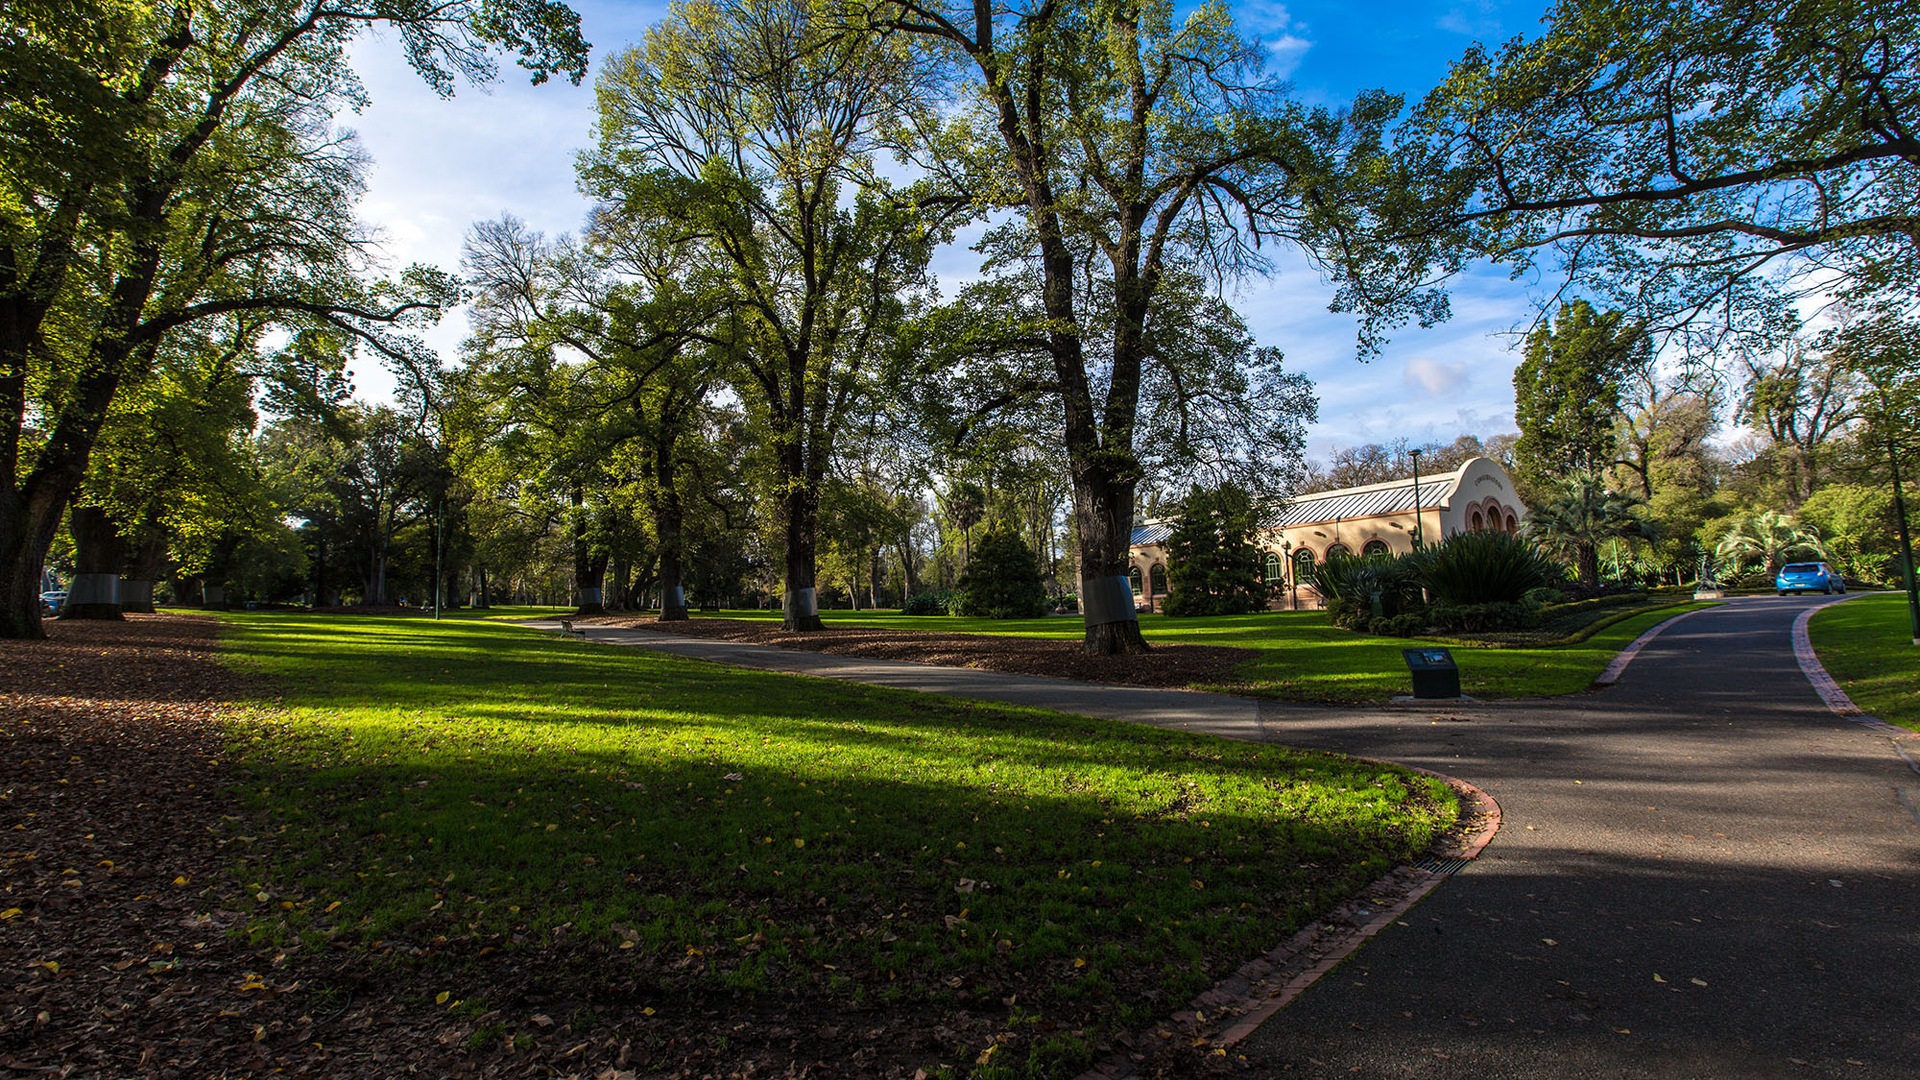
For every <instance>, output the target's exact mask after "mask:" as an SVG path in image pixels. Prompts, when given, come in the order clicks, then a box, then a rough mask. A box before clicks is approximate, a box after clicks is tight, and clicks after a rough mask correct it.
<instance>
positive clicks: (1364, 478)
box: [1301, 435, 1498, 493]
mask: <svg viewBox="0 0 1920 1080" xmlns="http://www.w3.org/2000/svg"><path fill="white" fill-rule="evenodd" d="M1415 450H1418V451H1419V452H1420V471H1421V473H1422V474H1423V475H1426V476H1437V475H1439V474H1440V473H1446V472H1452V471H1453V470H1455V469H1458V468H1459V467H1460V466H1462V465H1465V464H1466V463H1467V461H1468V459H1470V458H1476V457H1486V456H1490V455H1489V451H1488V447H1487V445H1486V444H1485V443H1482V442H1481V441H1480V438H1479V437H1478V436H1475V435H1461V436H1459V437H1457V438H1455V439H1454V440H1453V441H1452V442H1451V443H1437V442H1431V443H1427V444H1426V445H1424V446H1414V445H1413V444H1412V443H1411V442H1410V441H1408V440H1406V439H1395V440H1394V441H1392V442H1390V443H1361V444H1360V445H1358V446H1345V447H1340V448H1339V449H1336V450H1335V451H1334V452H1333V453H1332V454H1331V455H1330V457H1329V460H1328V461H1327V463H1326V465H1324V466H1316V467H1315V471H1314V473H1313V475H1312V476H1311V477H1310V478H1309V479H1308V481H1307V483H1306V484H1305V485H1304V486H1303V487H1302V488H1301V491H1302V492H1303V493H1309V492H1316V491H1332V490H1334V489H1336V488H1349V487H1365V486H1367V485H1369V484H1384V483H1387V482H1388V481H1391V480H1404V479H1406V478H1407V477H1409V476H1412V475H1413V457H1412V451H1415ZM1495 452H1496V453H1497V452H1498V451H1497V449H1496V451H1495Z"/></svg>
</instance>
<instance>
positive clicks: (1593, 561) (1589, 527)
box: [1526, 472, 1647, 589]
mask: <svg viewBox="0 0 1920 1080" xmlns="http://www.w3.org/2000/svg"><path fill="white" fill-rule="evenodd" d="M1640 502H1641V500H1640V499H1638V498H1636V497H1635V496H1632V495H1628V494H1626V493H1624V492H1619V491H1614V490H1612V489H1610V488H1608V487H1607V482H1606V481H1605V480H1604V479H1602V478H1601V477H1600V476H1598V475H1597V474H1594V473H1589V472H1576V473H1570V474H1568V475H1567V476H1566V477H1565V478H1564V479H1562V480H1560V481H1559V482H1558V483H1556V484H1554V485H1553V486H1552V487H1551V488H1549V489H1548V491H1547V495H1546V498H1545V499H1543V500H1542V501H1541V502H1540V503H1539V504H1538V505H1536V506H1534V507H1533V508H1532V511H1531V513H1529V515H1528V516H1527V525H1526V534H1527V536H1528V537H1529V538H1530V539H1532V540H1533V542H1534V543H1535V544H1538V545H1539V546H1540V548H1541V550H1543V551H1545V552H1547V553H1548V554H1550V555H1553V556H1554V557H1556V558H1559V559H1563V560H1566V561H1568V562H1571V563H1573V566H1574V569H1575V571H1576V572H1577V573H1579V575H1580V584H1582V585H1584V586H1586V587H1587V588H1589V589H1597V588H1599V587H1600V545H1601V544H1604V543H1606V542H1607V541H1608V540H1616V539H1628V538H1634V539H1639V538H1644V537H1645V536H1646V535H1647V532H1646V526H1645V525H1643V524H1642V523H1641V521H1640V519H1639V518H1637V517H1635V516H1634V513H1633V508H1634V507H1636V506H1638V505H1639V504H1640Z"/></svg>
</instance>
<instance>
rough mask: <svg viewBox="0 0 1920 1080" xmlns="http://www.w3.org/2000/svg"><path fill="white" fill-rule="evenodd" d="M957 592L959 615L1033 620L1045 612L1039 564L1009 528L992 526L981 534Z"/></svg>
mask: <svg viewBox="0 0 1920 1080" xmlns="http://www.w3.org/2000/svg"><path fill="white" fill-rule="evenodd" d="M959 591H960V611H959V614H961V615H983V616H985V617H987V618H989V619H1032V618H1038V617H1039V616H1041V615H1045V614H1046V613H1047V588H1046V586H1045V585H1043V584H1042V583H1041V581H1040V564H1039V563H1038V562H1036V561H1035V560H1034V557H1033V549H1032V548H1030V547H1028V546H1027V543H1026V541H1024V540H1022V539H1020V534H1019V533H1017V532H1015V531H1013V530H1012V529H1008V528H1003V527H1002V528H992V529H988V530H987V531H986V533H985V534H984V535H982V536H981V537H980V548H979V550H977V551H975V552H974V553H973V556H972V557H971V558H969V559H968V560H967V568H966V570H964V571H962V572H961V574H960V590H959Z"/></svg>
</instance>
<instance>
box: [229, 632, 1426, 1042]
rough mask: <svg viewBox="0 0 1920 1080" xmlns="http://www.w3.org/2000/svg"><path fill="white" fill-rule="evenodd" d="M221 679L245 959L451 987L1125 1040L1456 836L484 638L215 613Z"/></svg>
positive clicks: (716, 673) (857, 701)
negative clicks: (240, 836) (595, 960)
mask: <svg viewBox="0 0 1920 1080" xmlns="http://www.w3.org/2000/svg"><path fill="white" fill-rule="evenodd" d="M222 649H223V653H224V654H225V655H226V656H228V657H229V658H230V659H231V661H232V662H233V663H235V664H237V665H240V666H242V667H243V668H245V669H248V670H250V671H252V672H255V673H257V674H259V675H261V676H264V677H266V679H267V680H268V681H269V682H270V684H272V685H275V686H277V687H278V688H279V691H280V693H281V698H280V701H279V702H278V704H277V706H276V707H275V708H273V709H270V710H268V709H263V710H261V711H260V714H259V716H258V718H257V719H256V720H254V721H253V722H251V723H248V724H246V725H243V726H242V727H241V728H240V729H239V731H238V732H237V735H236V738H237V739H238V741H239V744H240V746H239V749H240V757H241V759H242V761H243V762H244V766H245V775H246V777H247V781H246V786H245V792H246V795H247V797H248V799H249V801H250V804H251V806H252V807H253V810H254V812H255V813H256V814H257V815H258V818H259V820H258V821H257V822H256V823H253V824H250V825H249V826H248V827H250V828H257V829H258V830H260V832H259V835H262V836H267V837H271V842H270V843H269V844H267V845H264V850H262V851H261V852H260V853H259V854H257V855H256V856H254V857H253V858H252V859H251V861H249V862H248V863H247V865H246V866H245V867H244V868H243V869H242V875H243V877H244V878H245V879H246V883H247V886H248V889H249V892H250V893H251V894H252V895H253V896H254V897H255V900H254V903H255V911H254V922H253V931H254V933H256V934H257V935H260V936H262V937H267V938H275V939H279V940H282V941H285V942H287V943H293V942H303V943H305V944H306V945H307V946H309V947H310V948H333V949H340V948H351V949H363V950H371V951H373V952H375V953H382V952H384V953H386V954H388V955H395V954H407V955H412V956H416V957H418V959H416V960H414V961H412V962H416V963H429V964H451V965H453V966H454V967H455V968H456V969H457V968H458V966H459V964H460V963H461V962H463V961H462V960H461V958H466V957H472V956H475V955H477V954H479V953H482V952H487V951H492V950H551V949H556V948H561V949H566V950H578V951H580V952H582V953H583V954H590V955H595V956H600V957H602V958H603V960H605V961H606V962H607V963H611V964H615V965H625V966H626V967H628V968H630V969H631V971H632V972H633V973H634V977H635V978H637V979H640V980H642V981H643V982H645V983H647V984H649V985H657V986H663V987H679V988H682V989H687V990H698V989H700V988H709V989H711V988H727V989H732V990H740V991H743V992H751V993H764V994H773V995H776V996H778V995H791V994H796V993H805V994H819V995H825V996H826V999H827V1000H831V1001H835V1002H839V1003H842V1004H844V1005H846V1006H848V1007H854V1006H857V1005H862V1004H869V1005H870V1004H875V1003H880V1004H885V1003H917V1004H918V1005H919V1006H924V1007H931V1008H936V1009H950V1008H974V1009H979V1008H983V1007H984V1008H989V1009H999V1008H1001V1006H1000V1005H998V1004H996V1003H999V1002H1002V1001H1004V1000H1006V999H1009V998H1017V999H1018V1000H1019V1001H1020V1002H1021V1003H1022V1007H1023V1008H1027V1009H1030V1010H1034V1011H1039V1012H1044V1013H1046V1014H1047V1015H1064V1016H1067V1017H1070V1018H1072V1021H1073V1022H1074V1023H1078V1024H1093V1025H1095V1026H1096V1027H1099V1028H1101V1029H1103V1030H1109V1029H1114V1028H1122V1027H1129V1026H1134V1025H1137V1024H1139V1023H1141V1022H1144V1021H1145V1020H1147V1019H1149V1018H1151V1017H1154V1016H1158V1015H1161V1014H1163V1013H1165V1012H1167V1011H1169V1010H1170V1009H1171V1008H1172V1007H1174V1006H1176V1005H1177V1004H1179V1003H1181V1002H1184V1001H1185V1000H1187V998H1188V997H1189V996H1190V995H1191V994H1193V993H1194V992H1196V991H1198V990H1200V989H1202V988H1204V987H1205V986H1207V985H1209V984H1210V983H1211V982H1212V981H1214V980H1215V979H1217V978H1218V977H1220V976H1221V975H1222V974H1224V973H1225V972H1226V971H1228V970H1230V969H1231V968H1232V967H1233V966H1235V965H1237V964H1239V963H1240V962H1241V961H1244V960H1245V959H1247V958H1248V957H1250V956H1252V955H1255V954H1256V953H1258V952H1260V951H1261V950H1264V949H1266V948H1269V947H1271V946H1272V945H1274V944H1275V943H1277V942H1278V941H1280V940H1282V939H1283V938H1285V937H1286V936H1287V935H1289V934H1290V933H1291V932H1293V931H1294V930H1295V929H1297V928H1298V927H1299V926H1301V925H1303V924H1304V923H1305V922H1306V921H1307V920H1309V919H1311V918H1312V917H1314V915H1315V914H1317V913H1319V912H1322V911H1324V910H1326V908H1327V907H1328V906H1329V905H1330V904H1331V903H1333V902H1334V901H1336V900H1337V899H1338V898H1340V897H1342V896H1344V895H1347V894H1349V893H1351V892H1352V891H1353V890H1354V889H1356V888H1358V887H1359V886H1361V885H1363V884H1364V883H1366V882H1368V881H1370V880H1372V879H1373V878H1375V877H1377V876H1378V875H1379V874H1381V873H1382V872H1384V871H1385V870H1386V869H1388V868H1390V867H1391V866H1393V865H1395V864H1397V863H1399V862H1403V861H1405V860H1407V859H1408V858H1410V857H1412V856H1413V855H1415V854H1416V853H1418V852H1419V851H1421V850H1422V849H1424V848H1425V847H1426V846H1427V845H1428V844H1429V843H1430V842H1431V841H1432V839H1433V838H1434V837H1435V835H1436V834H1437V833H1438V832H1440V831H1442V830H1444V829H1445V828H1446V827H1447V826H1448V825H1449V824H1451V822H1452V821H1453V820H1454V818H1455V816H1456V813H1457V807H1456V805H1455V802H1454V800H1453V797H1452V796H1451V794H1450V793H1449V792H1447V791H1446V789H1445V788H1444V787H1443V786H1442V785H1440V784H1438V783H1437V782H1434V781H1431V780H1429V779H1426V778H1424V777H1418V776H1413V775H1410V774H1407V773H1404V772H1400V771H1398V770H1394V769H1390V768H1384V767H1382V766H1379V765H1377V764H1372V763H1366V762H1357V761H1351V760H1347V759H1340V758H1334V757H1328V756H1324V755H1313V754H1306V753H1301V752H1295V751H1290V750H1286V749H1282V748H1277V747H1271V746H1254V745H1242V744H1233V743H1226V742H1222V741H1218V740H1213V739H1208V738H1204V737H1199V736H1192V735H1187V734H1183V733H1178V732H1168V731H1161V730H1158V729H1151V728H1144V727H1137V726H1132V725H1126V724H1119V723H1112V722H1105V721H1097V720H1087V719H1077V718H1070V717H1062V716H1057V715H1051V714H1046V713H1041V712H1037V711H1023V710H1014V709H1007V708H996V707H989V706H984V705H979V704H973V703H967V702H961V701H955V700H948V699H940V698H930V697H923V696H918V695H913V694H908V693H903V692H897V691H887V690H881V689H874V688H867V687H861V686H855V685H850V684H846V683H840V682H832V681H827V680H814V679H803V678H794V677H787V676H778V675H772V674H764V673H757V672H746V671H738V670H732V669H727V668H722V667H717V666H711V665H704V664H699V663H696V662H692V661H682V660H677V659H674V658H670V657H664V656H659V655H655V654H650V653H646V652H643V651H640V650H634V649H622V648H612V647H604V646H595V645H592V644H589V643H585V642H581V641H578V640H573V639H565V638H560V637H556V636H553V635H547V634H540V633H535V632H531V631H527V630H524V629H520V628H515V627H510V626H501V625H497V624H493V623H489V622H485V621H480V620H443V621H441V622H438V623H436V622H434V621H432V620H420V619H415V618H406V619H358V620H342V619H337V618H325V617H321V618H310V617H300V616H285V615H264V614H263V615H235V616H230V617H228V621H227V623H226V634H225V636H224V638H223V642H222ZM259 897H266V899H264V900H261V899H258V898H259ZM448 978H452V979H457V978H458V972H457V970H456V971H455V972H454V974H452V975H449V976H448ZM453 996H454V998H455V999H461V998H462V997H463V994H461V993H454V994H453ZM464 996H471V995H470V994H468V995H464Z"/></svg>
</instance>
